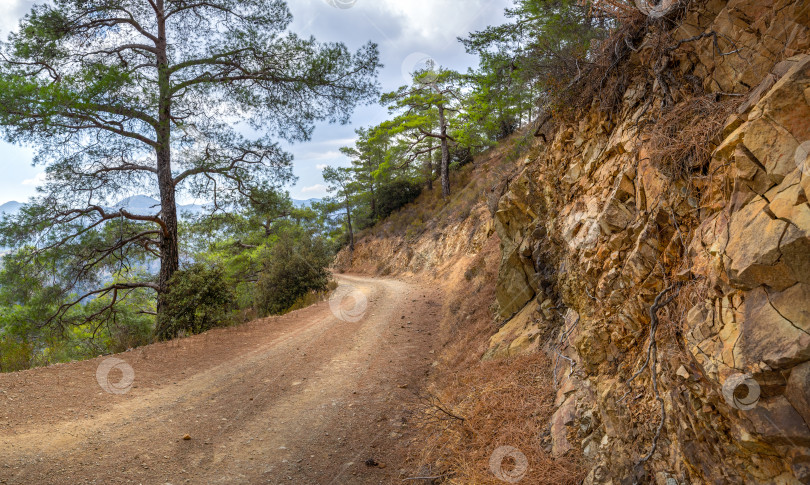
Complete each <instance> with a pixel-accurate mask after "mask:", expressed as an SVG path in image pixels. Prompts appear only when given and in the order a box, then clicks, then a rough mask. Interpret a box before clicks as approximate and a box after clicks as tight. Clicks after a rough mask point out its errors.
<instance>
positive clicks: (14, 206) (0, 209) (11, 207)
mask: <svg viewBox="0 0 810 485" xmlns="http://www.w3.org/2000/svg"><path fill="white" fill-rule="evenodd" d="M20 207H22V203H20V202H16V201H13V200H12V201H11V202H6V203H5V204H3V205H0V215H3V214H16V213H17V211H18V210H20Z"/></svg>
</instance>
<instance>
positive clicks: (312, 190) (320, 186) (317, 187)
mask: <svg viewBox="0 0 810 485" xmlns="http://www.w3.org/2000/svg"><path fill="white" fill-rule="evenodd" d="M315 192H317V193H320V194H323V193H325V192H326V186H325V185H324V184H316V185H313V186H311V187H304V188H303V189H301V193H302V194H312V193H315Z"/></svg>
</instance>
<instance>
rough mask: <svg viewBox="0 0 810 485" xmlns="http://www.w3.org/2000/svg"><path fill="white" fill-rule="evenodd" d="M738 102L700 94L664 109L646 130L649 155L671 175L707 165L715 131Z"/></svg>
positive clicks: (683, 175) (686, 174) (681, 176)
mask: <svg viewBox="0 0 810 485" xmlns="http://www.w3.org/2000/svg"><path fill="white" fill-rule="evenodd" d="M739 102H740V101H739V100H738V99H726V100H721V101H718V100H717V99H716V98H715V96H714V95H699V96H694V97H692V98H690V99H687V100H685V101H683V102H681V103H678V104H677V105H675V106H674V107H673V108H672V109H670V110H667V111H665V112H664V113H662V114H661V116H660V117H659V118H658V120H657V121H656V122H655V123H653V124H652V126H651V128H650V130H649V135H650V141H649V147H650V149H649V155H650V159H651V160H652V161H653V163H654V164H655V165H656V166H657V167H658V168H659V169H660V170H661V171H662V172H664V173H666V174H667V175H668V176H670V177H671V178H673V179H686V178H688V177H689V176H690V174H692V173H694V172H695V171H698V170H700V169H702V168H704V167H706V166H707V165H708V164H709V161H710V160H711V157H712V152H713V151H714V146H715V142H716V139H717V138H718V135H719V134H720V132H721V130H722V129H723V126H724V125H725V122H726V120H727V119H728V117H729V115H730V114H731V113H732V112H733V111H734V109H735V108H736V107H737V106H738V105H739Z"/></svg>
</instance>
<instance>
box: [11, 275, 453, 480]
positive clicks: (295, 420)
mask: <svg viewBox="0 0 810 485" xmlns="http://www.w3.org/2000/svg"><path fill="white" fill-rule="evenodd" d="M339 280H340V283H341V285H342V286H344V287H346V286H353V287H354V288H355V291H356V292H358V293H356V295H362V296H360V298H365V299H367V301H368V308H367V310H366V313H365V316H364V318H362V319H361V320H359V321H357V322H346V321H342V320H340V319H338V318H337V317H336V316H335V315H334V314H333V312H332V311H331V309H330V305H329V302H322V303H319V304H317V305H314V306H312V307H310V308H306V309H304V310H300V311H298V312H294V313H292V314H290V315H286V316H284V317H277V318H271V319H265V320H262V321H258V322H253V323H250V324H246V325H244V326H240V327H234V328H230V329H218V330H214V331H212V332H207V333H206V334H203V335H198V336H195V337H191V338H187V339H182V340H178V341H174V342H168V343H161V344H156V345H151V346H147V347H144V348H141V349H136V350H134V351H131V352H126V353H124V354H120V355H118V356H116V357H118V358H121V359H123V360H125V361H127V363H129V365H131V366H132V368H133V370H134V371H135V387H133V389H132V390H131V391H130V392H128V393H126V394H123V395H114V394H107V393H105V392H103V390H102V389H101V388H100V386H99V385H98V383H97V382H96V375H95V372H96V369H97V367H98V365H99V364H100V363H101V362H103V361H104V359H105V358H101V357H100V358H98V359H93V360H90V361H85V362H78V363H73V364H66V365H59V366H52V367H48V368H43V369H35V370H31V371H26V372H21V373H16V374H5V375H0V483H8V484H12V483H13V484H23V483H41V484H48V483H55V484H61V483H66V484H67V483H144V484H146V483H149V484H151V483H160V484H165V483H172V484H175V485H176V484H178V483H295V484H299V483H302V484H305V483H313V484H329V483H334V484H351V483H358V484H362V483H391V482H395V481H399V480H400V479H401V477H400V473H401V472H400V468H401V467H402V466H403V463H404V452H405V450H404V449H405V446H406V445H407V444H408V439H409V435H410V431H409V427H408V411H407V404H408V403H409V402H412V401H413V400H414V399H415V393H416V392H417V391H418V389H419V387H420V385H421V383H422V382H423V381H424V379H425V376H426V375H427V373H428V372H429V370H430V368H431V364H432V355H431V353H432V350H433V349H434V348H435V347H436V343H435V340H436V339H435V338H434V336H433V335H432V334H434V333H436V327H437V325H438V312H439V311H440V309H441V306H440V302H441V301H442V300H441V294H440V292H439V291H438V290H437V289H435V288H427V287H424V286H421V285H419V284H415V283H408V282H403V281H397V280H384V279H372V278H365V277H358V276H340V277H339ZM403 317H404V318H403ZM113 379H114V377H113ZM186 434H188V435H190V437H191V439H190V440H183V439H182V438H183V437H184V435H186ZM367 458H374V459H375V460H377V461H378V462H381V463H384V464H385V465H386V467H385V468H369V467H366V466H365V464H364V462H365V460H366V459H367Z"/></svg>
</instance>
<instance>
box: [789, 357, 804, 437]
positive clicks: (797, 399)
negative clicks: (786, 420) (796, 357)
mask: <svg viewBox="0 0 810 485" xmlns="http://www.w3.org/2000/svg"><path fill="white" fill-rule="evenodd" d="M785 397H786V398H787V400H788V401H790V404H791V405H792V406H793V407H794V408H795V409H796V411H798V413H799V414H800V415H801V416H802V418H804V422H805V423H808V424H810V362H805V363H804V364H801V365H798V366H796V367H794V368H793V370H792V371H791V372H790V378H788V381H787V389H786V390H785Z"/></svg>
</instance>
